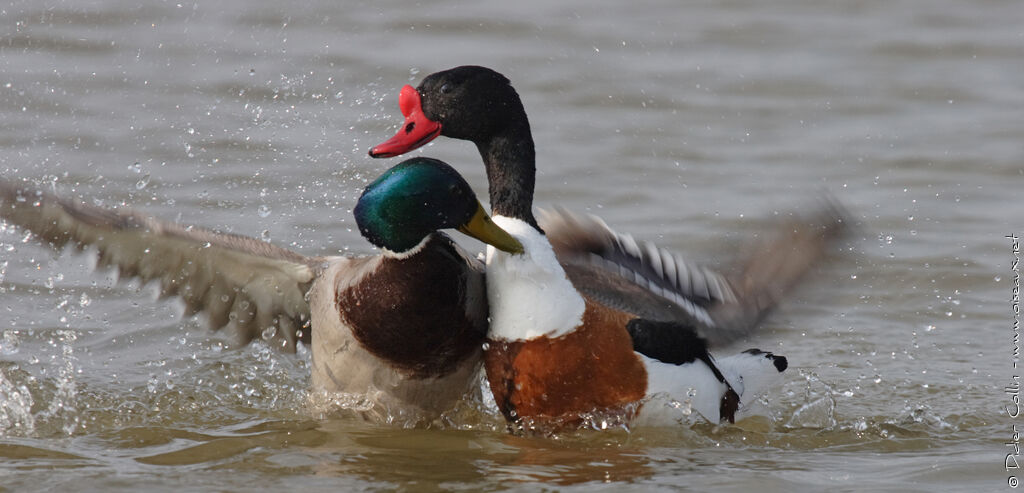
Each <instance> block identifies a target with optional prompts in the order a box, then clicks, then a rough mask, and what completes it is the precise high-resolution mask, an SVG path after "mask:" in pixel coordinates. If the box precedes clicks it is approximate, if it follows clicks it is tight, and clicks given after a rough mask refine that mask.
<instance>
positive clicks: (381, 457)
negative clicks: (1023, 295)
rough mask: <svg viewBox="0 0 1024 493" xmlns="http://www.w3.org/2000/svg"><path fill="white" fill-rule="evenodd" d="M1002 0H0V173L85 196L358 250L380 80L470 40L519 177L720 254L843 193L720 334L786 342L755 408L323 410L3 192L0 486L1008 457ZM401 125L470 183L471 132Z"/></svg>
mask: <svg viewBox="0 0 1024 493" xmlns="http://www.w3.org/2000/svg"><path fill="white" fill-rule="evenodd" d="M1020 13H1021V11H1020V6H1019V5H1018V4H1017V2H1014V1H1012V0H1005V1H998V0H989V1H983V2H972V3H964V2H955V1H951V0H939V1H924V0H901V1H888V2H882V1H870V0H858V1H851V2H841V3H834V4H827V3H822V2H809V1H801V0H778V1H774V2H753V1H743V0H730V1H705V2H688V3H685V4H680V3H678V2H669V1H654V0H650V1H640V2H628V3H624V2H583V1H569V2H552V3H549V2H538V1H534V0H526V1H521V2H459V1H442V2H430V3H423V4H410V3H408V2H399V1H384V2H361V3H357V2H329V1H320V2H307V3H303V4H301V5H286V3H284V2H265V1H247V2H242V1H237V0H234V1H225V2H217V3H197V2H181V3H176V2H145V3H143V4H139V3H138V2H126V1H92V2H59V1H57V2H45V3H39V2H14V3H12V4H10V5H7V6H6V7H3V8H0V19H2V20H3V23H2V25H3V26H4V27H3V30H2V31H0V121H2V122H3V124H2V125H0V173H2V174H3V176H4V177H6V178H17V179H21V178H27V179H30V180H31V181H33V182H34V183H36V184H38V185H40V186H42V187H44V188H46V189H48V190H54V191H56V192H58V193H60V194H62V195H66V196H72V197H78V198H81V199H82V200H85V201H88V202H90V203H96V204H101V205H105V206H110V207H121V206H130V207H133V208H135V209H138V210H142V211H144V212H146V213H148V214H152V215H155V216H158V217H162V218H167V219H172V220H176V221H181V222H185V223H191V224H199V225H203V226H208V227H213V228H217V229H221V230H224V231H230V232H234V233H239V234H245V235H251V236H256V237H263V238H267V239H269V240H270V241H272V242H274V243H275V244H277V245H280V246H284V247H288V248H292V249H294V250H296V251H299V252H301V253H304V254H309V255H314V254H337V253H339V252H351V253H370V252H371V250H370V248H369V247H368V245H367V244H366V243H365V242H364V241H363V240H362V239H361V238H360V237H359V235H358V232H357V231H355V228H354V224H353V221H352V218H351V208H352V206H353V204H354V203H355V200H356V198H357V197H358V194H359V192H360V190H361V188H362V187H363V186H364V185H365V184H366V183H367V182H368V180H370V179H373V178H374V177H376V176H377V175H378V174H379V173H380V172H381V171H383V170H384V169H385V168H386V167H387V166H389V165H390V164H393V163H394V162H396V161H395V160H388V161H378V160H371V159H370V158H368V157H367V156H366V152H367V151H368V149H369V148H370V147H371V146H372V145H373V144H376V143H377V142H379V141H381V140H383V139H384V138H387V137H389V136H390V135H391V134H392V133H393V132H394V131H395V129H396V128H397V124H398V123H399V122H400V120H399V118H400V115H399V112H398V109H397V94H398V90H399V89H400V88H401V86H402V85H403V84H405V83H416V82H418V81H419V80H420V79H421V78H422V77H423V76H424V75H426V74H428V73H430V72H433V71H436V70H441V69H445V68H449V67H451V66H455V65H461V64H481V65H487V66H490V67H493V68H495V69H497V70H499V71H501V72H503V73H505V74H506V75H508V76H509V77H510V78H511V79H512V81H513V84H514V85H515V87H516V88H517V90H518V91H519V93H520V95H521V96H522V98H523V100H524V102H525V104H526V107H527V111H528V113H529V115H530V118H531V123H532V125H533V129H534V137H535V140H536V142H537V148H538V161H539V162H538V168H539V177H538V187H537V203H538V205H541V206H544V205H554V204H559V205H563V206H566V207H568V208H570V209H573V210H577V211H590V212H593V213H596V214H599V215H600V216H602V217H603V218H605V219H606V220H607V221H608V222H609V223H610V224H611V225H612V226H614V227H616V228H618V229H620V230H625V231H630V232H632V233H634V234H636V235H637V236H639V237H642V238H646V239H653V240H657V241H658V242H659V243H661V244H663V245H665V246H668V247H671V248H674V249H677V250H680V251H685V252H687V253H688V254H690V255H692V256H694V257H695V258H698V259H702V260H704V261H708V262H720V263H727V262H728V260H729V257H730V255H729V254H730V252H731V251H732V250H731V248H732V247H733V246H735V245H736V244H738V243H739V242H741V241H742V240H743V239H745V238H747V237H749V236H751V235H754V234H759V232H760V231H761V226H762V225H763V222H764V221H765V220H766V219H770V218H773V217H777V216H784V215H786V214H788V213H789V212H791V211H793V210H797V209H799V208H800V207H803V206H805V205H806V204H808V203H810V202H811V200H812V198H813V196H814V195H815V194H817V193H820V192H822V191H826V192H828V193H831V194H832V195H834V196H835V197H837V198H838V199H839V200H840V201H842V202H843V203H844V204H845V205H846V206H847V207H848V209H849V211H850V212H851V215H852V216H853V217H854V218H855V219H856V220H857V222H858V223H859V227H858V229H857V231H856V233H855V234H854V238H853V240H854V241H853V242H852V244H851V245H849V246H848V247H847V248H844V249H837V250H836V251H835V252H833V253H832V256H831V258H830V262H829V264H828V265H827V266H825V267H823V268H822V269H821V272H819V273H818V274H817V275H816V276H815V278H814V281H815V282H814V283H813V284H812V285H811V286H809V287H808V288H807V289H804V290H802V291H800V292H799V293H796V294H795V295H794V296H793V297H792V299H790V300H789V301H788V302H787V303H786V304H785V305H784V307H783V308H782V309H781V310H779V311H778V312H776V313H775V314H774V315H773V316H771V317H770V318H769V319H768V320H767V321H766V322H765V324H764V328H763V330H762V331H761V332H760V333H759V334H758V335H757V336H756V337H755V338H754V339H753V340H750V341H744V342H743V343H741V344H739V345H738V346H737V347H735V348H730V350H741V349H744V348H745V347H749V346H759V347H761V348H762V349H766V350H771V351H775V352H777V353H780V354H785V355H786V356H788V357H789V361H790V363H791V370H790V371H789V372H788V378H787V381H786V384H785V386H784V387H783V388H782V389H780V390H779V391H778V392H777V393H775V394H773V395H771V396H769V398H768V407H767V409H768V411H767V414H768V416H766V417H764V418H758V419H754V420H748V421H745V422H741V423H740V424H738V425H737V426H729V427H721V428H716V427H711V426H707V425H696V426H693V427H681V428H679V429H670V430H633V431H630V432H626V431H622V430H612V431H605V432H581V433H577V434H569V435H564V436H559V437H518V436H510V435H508V434H507V433H505V432H504V427H503V425H502V423H501V421H500V420H499V419H498V418H497V417H496V416H495V415H494V413H493V411H492V410H490V409H488V408H486V407H483V408H481V407H480V406H474V405H466V406H465V407H464V408H461V409H459V410H457V411H456V412H455V413H453V415H452V416H449V419H447V420H445V421H444V422H439V423H437V426H436V427H435V429H427V430H423V429H420V430H407V429H402V428H400V427H395V426H381V425H377V424H372V423H365V422H362V421H360V420H358V419H354V418H353V417H351V416H344V415H332V416H321V415H318V414H316V413H313V412H311V411H310V410H309V409H308V407H307V406H306V398H307V395H306V393H307V386H308V382H309V369H308V365H309V362H308V354H307V353H305V352H301V351H300V353H299V354H298V355H285V354H279V353H276V352H274V351H272V350H269V349H268V348H266V347H265V346H262V345H259V344H256V345H251V346H247V347H243V348H234V347H232V346H231V345H230V339H228V338H226V336H223V335H220V334H211V333H210V332H209V331H208V330H207V329H206V327H205V326H204V324H203V322H202V321H201V320H200V319H192V318H182V317H181V307H180V306H179V304H178V303H177V302H176V301H174V300H159V301H158V300H155V299H154V295H153V292H152V289H151V288H149V287H140V286H138V285H136V284H133V283H117V282H116V275H115V274H114V273H111V272H107V271H102V270H101V271H98V272H96V271H94V270H93V269H92V268H91V267H90V257H89V256H88V255H75V254H72V253H70V252H65V253H63V254H62V253H54V252H52V251H50V250H49V249H48V248H46V247H43V246H40V245H39V244H37V243H36V242H35V241H34V240H33V239H32V238H31V237H27V236H26V235H25V234H24V232H22V231H19V230H17V229H15V228H13V227H4V228H3V229H2V230H0V300H2V303H0V329H2V339H0V401H2V403H3V405H2V406H0V457H2V458H3V461H2V465H0V470H2V473H0V475H2V476H3V481H2V482H0V483H2V485H0V490H4V489H6V490H10V491H32V490H51V489H58V488H74V489H75V490H101V489H102V490H108V489H111V488H114V489H138V488H143V487H144V488H145V489H147V490H178V489H180V488H182V487H187V488H189V489H194V490H241V489H254V488H259V489H268V490H269V489H275V490H276V489H285V488H288V489H308V490H311V491H319V490H339V489H340V490H349V489H357V488H358V489H371V490H372V489H388V488H406V489H415V490H432V489H450V490H498V489H506V488H511V489H535V488H538V487H545V488H548V489H567V490H574V489H575V490H584V489H586V490H594V489H602V490H608V491H622V490H624V489H627V490H628V489H634V490H645V491H646V490H649V489H664V490H673V489H692V490H694V491H735V490H740V489H746V490H750V489H754V488H756V489H757V490H758V491H821V490H825V489H829V490H831V491H872V490H883V491H884V490H887V491H897V490H898V491H980V490H996V489H997V488H1006V487H1007V485H1008V481H1010V479H1009V477H1010V473H1008V472H1006V471H1005V470H1004V459H1005V455H1006V454H1007V453H1008V452H1010V451H1011V450H1010V449H1009V448H1008V447H1006V446H1005V445H1004V443H1005V442H1008V441H1010V440H1011V432H1012V430H1011V426H1014V425H1015V423H1016V422H1015V421H1013V420H1012V419H1010V418H1009V417H1008V416H1007V415H1006V412H1005V411H1004V405H1006V404H1009V403H1010V398H1011V396H1010V395H1008V394H1005V393H1004V392H1003V391H1002V390H1001V389H1002V388H1003V387H1004V386H1005V385H1006V384H1008V383H1009V382H1010V381H1011V379H1012V377H1013V376H1014V375H1015V374H1016V373H1015V369H1014V367H1013V366H1012V363H1013V361H1014V360H1013V351H1014V346H1013V337H1014V332H1013V311H1012V306H1011V302H1010V297H1011V283H1012V282H1013V280H1014V279H1015V273H1014V272H1013V271H1011V268H1010V262H1011V261H1012V260H1013V257H1014V254H1013V251H1012V246H1011V242H1010V240H1008V239H1006V238H1004V236H1005V235H1010V234H1016V235H1018V236H1020V235H1022V234H1024V221H1022V219H1021V217H1022V216H1021V207H1020V201H1019V198H1018V197H1019V194H1020V192H1021V189H1022V184H1024V147H1022V146H1024V145H1022V142H1024V130H1022V129H1021V125H1020V114H1021V113H1020V109H1021V108H1022V107H1024V63H1022V62H1024V51H1022V43H1024V30H1022V28H1021V24H1020V22H1019V21H1020ZM418 152H420V153H422V154H424V155H430V156H432V157H437V158H440V159H444V160H446V161H448V162H450V163H452V164H453V165H455V166H456V167H458V168H459V169H460V171H462V173H464V174H465V175H466V176H467V177H468V179H469V180H470V183H471V184H473V185H474V186H475V187H476V189H477V190H478V191H479V192H480V193H482V194H483V191H484V190H485V187H486V182H485V177H484V173H483V167H482V166H480V165H479V157H478V156H477V154H476V150H475V148H474V147H473V146H472V145H471V144H468V143H465V142H456V141H437V142H436V143H434V144H431V145H429V146H427V147H426V148H424V149H423V150H421V151H418ZM484 196H486V195H485V194H484ZM466 244H467V246H469V247H470V248H474V249H479V248H480V247H479V245H478V244H474V243H468V242H467V243H466ZM1017 427H1018V429H1020V425H1017ZM1011 472H1012V471H1011Z"/></svg>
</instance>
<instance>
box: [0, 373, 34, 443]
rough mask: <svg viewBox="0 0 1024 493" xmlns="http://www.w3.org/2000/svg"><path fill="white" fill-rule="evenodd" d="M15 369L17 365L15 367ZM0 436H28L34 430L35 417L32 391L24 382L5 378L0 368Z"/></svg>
mask: <svg viewBox="0 0 1024 493" xmlns="http://www.w3.org/2000/svg"><path fill="white" fill-rule="evenodd" d="M15 369H17V367H15ZM0 402H2V403H3V405H2V406H0V436H6V435H19V436H28V435H32V434H34V433H35V431H36V418H35V416H34V415H33V414H32V405H33V404H35V401H34V399H33V398H32V393H31V392H29V390H28V387H27V386H26V385H25V384H17V383H15V382H12V381H11V380H8V379H7V376H6V375H5V374H4V371H3V369H0Z"/></svg>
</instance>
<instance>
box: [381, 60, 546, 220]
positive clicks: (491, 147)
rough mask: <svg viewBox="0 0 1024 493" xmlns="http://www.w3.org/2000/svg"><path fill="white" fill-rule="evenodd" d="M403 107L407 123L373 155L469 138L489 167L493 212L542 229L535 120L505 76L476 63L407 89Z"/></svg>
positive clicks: (389, 154) (403, 93) (395, 153)
mask: <svg viewBox="0 0 1024 493" xmlns="http://www.w3.org/2000/svg"><path fill="white" fill-rule="evenodd" d="M398 106H399V108H400V109H401V111H402V114H403V115H404V116H405V123H404V124H403V125H402V128H401V129H399V130H398V133H397V134H395V136H394V137H392V138H391V139H388V140H387V141H385V142H383V143H381V144H380V145H378V146H376V147H374V148H373V149H372V150H370V156H372V157H378V158H379V157H392V156H398V155H400V154H404V153H406V152H409V151H411V150H413V149H416V148H418V147H420V146H422V145H424V144H426V143H427V142H430V141H431V140H433V139H435V138H437V136H438V135H444V136H446V137H451V138H454V139H462V140H469V141H471V142H473V143H475V144H476V146H477V149H478V150H479V151H480V155H481V157H483V160H484V165H485V166H486V167H487V179H488V181H489V183H490V199H491V208H492V211H493V212H494V213H495V214H501V215H505V216H510V217H517V218H519V219H523V220H525V221H527V222H528V223H530V224H532V225H533V226H534V227H537V224H536V221H535V220H534V218H533V213H532V211H531V208H532V206H533V186H534V178H535V176H534V175H535V174H536V171H535V169H536V168H535V160H536V156H535V151H534V146H533V136H532V134H531V133H530V121H529V119H528V118H527V116H526V110H525V109H524V108H523V103H522V101H521V100H520V99H519V94H517V93H516V91H515V89H513V88H512V85H511V84H510V83H509V80H508V79H507V78H506V77H505V76H504V75H501V74H499V73H498V72H495V71H494V70H491V69H489V68H486V67H478V66H470V65H467V66H462V67H455V68H453V69H449V70H445V71H442V72H437V73H434V74H430V75H428V76H427V77H426V78H425V79H423V82H421V83H420V85H419V87H418V88H413V87H412V86H408V85H407V86H405V87H403V88H402V91H401V94H400V95H399V98H398ZM538 229H539V228H538Z"/></svg>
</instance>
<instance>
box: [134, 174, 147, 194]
mask: <svg viewBox="0 0 1024 493" xmlns="http://www.w3.org/2000/svg"><path fill="white" fill-rule="evenodd" d="M148 185H149V173H146V174H144V175H142V178H139V181H137V182H135V189H136V190H142V189H143V188H146V187H147V186H148Z"/></svg>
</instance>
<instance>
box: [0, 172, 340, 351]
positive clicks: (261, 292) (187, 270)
mask: <svg viewBox="0 0 1024 493" xmlns="http://www.w3.org/2000/svg"><path fill="white" fill-rule="evenodd" d="M0 219H3V220H5V221H7V222H9V223H11V224H15V225H18V226H20V227H21V228H24V229H25V230H28V231H31V232H32V233H33V234H34V235H35V236H36V237H38V238H40V239H42V240H45V241H46V242H48V243H50V244H51V245H52V246H53V247H55V248H62V247H63V246H64V245H66V244H68V243H70V244H72V245H74V246H75V247H77V248H78V249H84V248H86V247H94V248H96V250H97V251H98V254H99V265H101V266H116V267H117V269H118V274H119V276H120V277H122V278H124V277H136V278H139V279H141V280H142V282H149V281H152V280H156V281H158V282H159V283H160V290H161V296H179V297H180V298H181V299H182V300H183V301H184V302H185V307H186V314H187V315H192V314H195V313H198V312H204V313H205V314H206V316H207V319H208V321H209V324H210V327H211V328H212V329H214V330H218V329H221V328H224V327H227V328H229V329H230V330H231V331H233V332H234V333H235V334H237V335H238V337H240V338H241V339H242V340H244V341H246V342H247V341H249V340H252V339H255V338H263V339H267V340H268V342H271V343H272V344H274V345H275V346H277V347H280V348H282V349H284V350H288V351H294V350H295V342H296V341H297V340H299V339H306V340H308V337H309V330H308V327H307V326H308V325H309V319H310V309H309V303H308V302H307V301H306V298H305V295H306V292H307V291H308V290H309V288H310V286H311V285H312V282H313V280H314V278H315V277H316V275H317V273H318V271H319V270H320V269H321V267H320V265H321V264H322V263H323V261H322V259H318V258H310V257H305V256H302V255H299V254H297V253H295V252H292V251H289V250H285V249H283V248H278V247H276V246H274V245H271V244H269V243H265V242H263V241H260V240H257V239H254V238H249V237H245V236H239V235H233V234H225V233H218V232H215V231H211V230H208V229H203V228H199V227H195V226H186V225H181V224H175V223H171V222H166V221H161V220H159V219H155V218H152V217H147V216H143V215H141V214H138V213H135V212H132V211H128V210H124V209H120V210H110V209H104V208H100V207H96V206H92V205H89V204H84V203H79V202H73V201H70V200H66V199H62V198H60V197H57V196H55V195H52V194H49V193H46V192H42V191H39V190H35V189H33V188H31V187H28V186H21V185H18V184H15V183H12V182H8V181H5V180H3V179H0Z"/></svg>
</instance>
